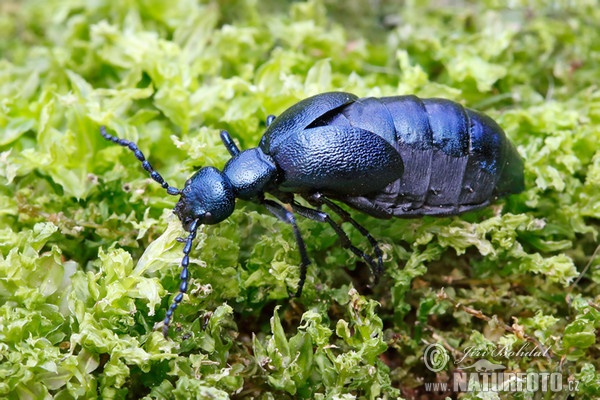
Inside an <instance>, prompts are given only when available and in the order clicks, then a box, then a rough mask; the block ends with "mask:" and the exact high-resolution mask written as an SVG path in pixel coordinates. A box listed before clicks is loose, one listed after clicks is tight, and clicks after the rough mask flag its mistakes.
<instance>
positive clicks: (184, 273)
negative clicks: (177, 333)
mask: <svg viewBox="0 0 600 400" xmlns="http://www.w3.org/2000/svg"><path fill="white" fill-rule="evenodd" d="M198 225H200V220H199V219H195V220H193V221H192V223H191V224H190V234H189V235H188V237H187V238H186V239H185V246H183V258H182V259H181V275H179V279H180V283H179V293H177V296H175V298H174V299H173V303H171V306H170V307H169V309H168V310H167V314H166V315H165V319H164V321H163V328H162V331H163V336H164V337H165V338H166V337H167V335H168V334H169V325H171V320H172V319H173V314H174V313H175V309H176V308H177V306H178V305H179V303H181V300H183V295H184V294H185V293H186V292H187V290H188V280H189V270H188V266H189V265H190V252H191V251H192V242H193V241H194V238H196V231H197V230H198Z"/></svg>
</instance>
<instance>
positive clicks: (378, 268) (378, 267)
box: [307, 193, 383, 282]
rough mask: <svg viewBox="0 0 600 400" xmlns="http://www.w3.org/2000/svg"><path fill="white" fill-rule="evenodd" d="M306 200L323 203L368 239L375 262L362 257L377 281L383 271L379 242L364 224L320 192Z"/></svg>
mask: <svg viewBox="0 0 600 400" xmlns="http://www.w3.org/2000/svg"><path fill="white" fill-rule="evenodd" d="M307 200H308V201H310V202H312V203H314V204H318V205H322V204H325V205H326V206H327V207H329V208H330V209H331V210H332V211H333V212H334V213H336V214H337V215H339V216H340V218H342V220H343V221H344V222H349V223H350V224H351V225H352V226H353V227H354V228H355V229H356V230H358V231H359V232H360V233H361V234H362V235H363V236H364V237H365V238H366V239H367V240H368V241H369V243H370V244H371V246H372V247H373V251H374V252H375V256H377V263H375V262H373V259H371V257H369V259H370V260H371V262H369V261H368V260H367V259H366V258H364V257H363V259H364V260H365V261H367V263H368V264H369V266H370V267H371V270H372V271H373V275H374V277H375V282H377V281H379V277H380V276H381V274H382V273H383V252H382V251H381V248H380V247H379V243H377V240H375V238H374V237H373V236H371V234H370V233H369V231H368V230H367V229H366V228H365V227H364V226H362V225H361V224H359V223H358V222H356V220H355V219H354V218H352V216H351V215H350V214H349V213H348V212H347V211H346V210H344V209H343V208H341V207H340V206H338V205H337V204H335V203H334V202H332V201H331V200H329V199H328V198H326V197H325V196H323V195H322V194H321V193H315V194H313V195H311V196H309V197H308V199H307ZM363 254H364V253H363Z"/></svg>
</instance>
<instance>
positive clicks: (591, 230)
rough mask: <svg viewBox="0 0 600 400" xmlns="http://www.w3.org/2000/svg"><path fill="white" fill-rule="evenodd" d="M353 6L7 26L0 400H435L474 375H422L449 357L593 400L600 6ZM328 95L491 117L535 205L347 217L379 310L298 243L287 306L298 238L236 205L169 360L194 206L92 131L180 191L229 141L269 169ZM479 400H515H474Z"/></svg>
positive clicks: (213, 9) (357, 281)
mask: <svg viewBox="0 0 600 400" xmlns="http://www.w3.org/2000/svg"><path fill="white" fill-rule="evenodd" d="M346 3H347V4H346ZM346 3H344V4H345V5H344V6H343V7H340V6H339V5H337V4H334V2H329V1H326V0H323V1H319V0H312V1H307V2H283V3H282V2H275V1H272V2H269V1H266V2H258V1H253V0H245V1H243V0H239V1H220V2H219V1H214V2H200V4H199V3H198V2H194V1H188V0H180V1H175V0H173V1H170V2H168V3H167V2H162V1H154V0H144V1H136V0H128V1H124V2H115V1H109V0H106V1H104V0H98V1H94V2H89V1H82V0H72V1H63V0H45V1H36V0H29V1H22V2H17V1H12V2H11V1H9V2H4V3H3V4H2V5H0V10H1V12H0V37H2V38H3V40H2V41H0V55H1V57H2V58H1V59H0V180H1V181H2V185H1V188H0V238H1V240H0V397H3V398H11V399H12V398H36V399H37V398H40V399H41V398H56V399H66V398H92V397H102V398H141V397H146V398H189V397H196V398H249V397H255V398H264V399H268V398H328V399H329V398H336V399H350V398H373V399H374V398H396V397H399V396H402V397H406V398H414V397H417V396H429V397H431V396H433V395H434V393H432V392H428V391H427V390H428V387H427V386H426V385H425V384H426V383H428V382H448V381H449V379H450V376H451V374H452V372H453V371H454V370H455V368H456V367H457V364H453V363H448V364H447V365H445V367H444V368H442V369H440V370H438V371H437V372H433V371H431V370H429V369H427V368H426V365H425V363H424V361H423V358H422V357H423V354H424V352H425V350H426V347H427V344H430V343H440V344H441V345H442V347H443V350H442V353H440V355H439V356H440V357H442V359H443V358H444V354H447V355H448V356H451V359H452V358H453V359H454V360H458V361H460V360H461V358H462V357H464V356H465V355H467V356H468V355H469V354H468V353H469V352H468V351H467V349H477V350H478V351H479V353H477V354H485V355H486V356H485V357H484V356H481V357H475V356H473V357H467V358H466V359H465V360H466V361H464V362H463V363H462V364H460V363H459V365H460V366H466V365H470V363H472V362H474V361H476V360H477V359H478V358H486V359H488V360H490V362H494V363H497V364H502V365H504V366H505V367H506V368H507V370H509V371H520V372H523V371H527V372H557V371H558V372H561V373H562V378H563V379H564V382H565V385H566V384H567V380H568V379H569V380H571V381H573V382H577V390H578V393H577V397H578V398H597V397H598V396H600V387H599V378H598V372H597V371H598V369H599V367H600V365H599V362H598V359H599V357H598V352H599V350H600V349H599V348H598V344H597V341H596V337H597V329H598V325H599V324H600V313H599V310H600V307H599V305H598V298H599V295H600V293H599V289H598V287H599V286H596V285H597V284H598V283H600V273H599V272H598V271H599V269H598V263H599V262H600V257H599V256H598V252H595V249H596V248H597V246H598V236H597V234H598V228H599V221H600V190H599V186H600V151H599V150H598V143H600V91H599V90H598V87H597V84H598V82H600V65H599V64H600V30H598V29H597V21H599V20H600V11H599V10H600V9H599V8H598V7H597V4H596V3H595V2H593V1H583V2H578V4H577V6H574V5H573V6H571V3H569V2H546V1H542V0H540V1H534V2H531V1H527V2H525V1H513V2H511V3H510V4H511V6H510V7H503V6H499V4H498V3H497V2H494V1H481V2H462V3H461V4H460V6H458V5H453V4H452V2H445V1H430V2H418V4H417V2H405V3H402V4H399V3H400V2H395V1H391V0H389V1H382V2H379V3H378V5H379V6H378V8H373V7H372V2H368V1H366V0H353V1H349V2H346ZM167 4H168V5H167ZM329 90H345V91H349V92H353V93H355V94H357V95H359V96H383V95H396V94H409V93H414V94H417V95H419V96H421V97H432V96H436V97H447V98H450V99H453V100H456V101H459V102H461V103H462V104H464V105H466V106H469V107H472V108H477V109H480V110H482V111H485V112H487V113H488V114H490V115H491V116H493V117H494V118H495V119H496V120H497V121H498V122H499V123H500V125H501V126H503V127H504V129H505V130H506V132H507V134H508V135H509V136H510V137H511V139H512V140H513V141H514V142H515V143H516V144H517V146H518V148H519V151H520V152H521V154H522V155H523V157H524V159H525V168H526V170H525V174H526V186H527V189H526V191H525V192H523V193H522V194H519V195H515V196H512V197H510V198H508V199H505V200H503V201H501V202H500V203H498V204H497V205H495V206H492V207H489V208H488V209H485V210H481V211H478V212H473V213H469V214H466V215H463V216H460V217H455V218H446V219H435V218H423V219H417V220H390V221H379V220H375V219H373V218H369V217H366V216H364V215H361V214H359V213H354V214H353V215H355V217H356V218H357V219H358V220H359V221H360V222H361V223H362V224H364V225H365V226H366V227H367V228H368V229H369V230H370V231H371V233H372V234H373V235H374V236H375V237H377V238H379V239H380V240H381V243H382V247H383V248H384V252H385V255H386V273H385V275H384V276H383V278H382V281H381V283H380V284H379V285H377V286H375V287H374V288H368V287H366V286H365V285H364V282H366V281H367V278H366V276H367V275H366V274H368V271H366V268H365V267H364V266H363V265H362V264H361V263H360V260H358V259H357V258H356V257H354V256H353V255H352V254H351V253H349V252H348V251H346V250H343V249H341V248H340V246H339V243H338V242H337V240H336V239H335V238H334V237H333V236H334V235H333V233H332V232H331V230H330V229H329V227H328V226H326V225H321V224H318V223H316V222H314V221H306V220H302V221H301V222H300V227H301V229H302V230H303V232H305V236H306V241H307V245H308V251H309V254H310V255H311V258H312V259H313V261H314V262H313V264H312V265H311V266H310V268H309V276H308V280H307V284H306V287H305V290H304V295H303V296H302V298H300V299H294V300H291V301H290V300H289V299H288V294H287V293H288V290H293V289H294V288H295V284H296V282H297V279H298V261H299V260H298V255H297V252H296V249H295V246H294V245H293V243H294V241H293V234H292V232H291V230H290V229H288V227H287V226H285V225H283V224H282V223H280V222H278V221H277V220H276V219H275V218H273V217H272V216H270V215H267V214H265V213H264V210H261V209H260V207H257V206H255V205H253V204H247V203H246V204H244V203H241V202H240V204H238V208H237V210H236V212H235V213H234V214H233V215H232V216H231V218H229V219H228V220H227V221H225V222H223V223H221V224H219V225H216V226H209V227H202V229H201V230H200V232H199V234H198V240H197V241H196V245H195V249H194V250H193V252H192V255H193V257H192V261H191V264H192V280H191V289H190V291H189V295H188V296H186V299H185V300H184V302H183V303H182V305H181V306H180V308H179V309H178V313H177V315H176V317H175V321H174V326H173V327H174V328H175V329H173V330H172V332H171V336H172V339H173V340H165V339H164V338H163V337H162V336H161V334H160V332H157V331H154V329H153V327H154V325H155V324H156V323H158V322H160V321H161V320H162V319H163V317H164V313H165V310H166V306H167V304H168V302H169V296H168V294H169V293H173V292H175V291H176V290H177V287H178V279H179V277H178V264H179V261H180V257H181V244H180V243H179V242H177V237H178V236H180V235H182V234H183V232H182V230H181V227H180V224H179V222H178V221H177V220H176V218H174V217H173V215H172V213H171V211H170V210H171V209H172V207H173V205H174V200H175V199H174V198H171V197H167V196H166V195H165V193H164V191H163V190H161V189H160V187H158V186H157V185H156V184H154V183H153V182H152V181H151V180H149V179H148V178H147V177H146V176H145V175H144V172H143V170H142V169H141V168H140V165H139V163H137V162H136V161H135V159H134V158H133V157H132V155H131V154H130V153H128V152H127V151H126V150H124V149H122V148H120V147H118V146H111V145H110V144H108V143H106V142H105V141H104V140H103V139H102V137H101V136H100V135H99V132H98V127H99V125H107V127H108V128H109V130H110V131H111V132H114V133H115V134H116V135H118V136H120V137H125V138H128V139H130V140H135V141H137V142H138V143H139V145H140V147H141V149H142V150H143V151H144V152H145V153H146V155H148V156H149V158H150V159H151V160H152V162H153V164H154V166H155V167H156V168H157V169H158V170H160V171H161V173H162V174H163V175H164V176H165V178H166V179H167V180H168V181H169V182H171V183H173V184H175V185H177V186H182V185H183V182H184V181H185V180H186V179H187V178H188V177H189V176H190V175H191V174H192V173H193V171H194V170H195V169H197V167H199V166H201V165H214V166H216V167H219V168H220V167H222V166H223V165H224V163H225V162H226V160H227V158H228V154H227V151H226V150H225V149H224V147H223V146H222V145H221V144H220V142H219V138H218V130H219V129H227V130H229V131H230V132H231V133H232V135H233V136H234V137H235V139H236V140H237V141H239V143H240V144H241V146H242V147H243V148H248V147H253V146H255V145H256V143H258V140H259V138H260V136H261V135H262V132H263V130H264V121H265V119H266V117H267V115H268V114H278V113H280V112H281V111H282V110H284V109H285V108H286V107H288V106H290V105H292V104H294V103H295V102H297V101H298V100H300V99H302V98H305V97H307V96H309V95H313V94H316V93H319V92H325V91H329ZM348 232H349V234H350V236H351V239H352V240H353V241H354V242H355V243H357V244H358V245H359V246H361V247H365V248H368V244H366V243H361V240H362V237H361V236H360V234H357V232H354V231H352V230H349V231H348ZM586 266H587V268H586ZM354 287H356V289H354ZM523 346H525V347H527V346H529V347H535V348H538V349H542V350H547V351H546V352H545V353H544V354H543V355H540V354H529V355H523V354H518V353H516V352H517V350H518V349H519V348H522V347H523ZM498 349H508V350H511V351H513V353H502V352H498ZM493 350H496V353H493V352H492V351H493ZM482 352H483V353H482ZM510 354H512V356H510ZM515 354H518V355H515ZM571 388H575V385H572V386H571ZM564 390H567V389H566V386H565V389H564ZM435 394H436V395H450V392H442V393H441V394H440V393H438V392H436V393H435ZM550 394H552V393H550ZM484 395H485V396H488V397H487V398H495V397H494V396H496V395H498V396H499V397H503V396H504V394H502V393H499V394H496V393H491V394H490V393H489V392H488V393H484V392H481V391H478V390H477V389H475V390H474V391H471V392H466V393H463V394H461V396H462V397H463V398H475V397H478V398H479V397H481V396H484ZM490 396H491V397H490ZM511 396H512V397H516V398H529V397H530V396H532V393H529V392H527V391H520V392H516V393H511Z"/></svg>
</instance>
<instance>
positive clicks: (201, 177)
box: [174, 167, 235, 231]
mask: <svg viewBox="0 0 600 400" xmlns="http://www.w3.org/2000/svg"><path fill="white" fill-rule="evenodd" d="M180 194H181V198H180V199H179V201H178V202H177V204H176V205H175V209H174V212H175V214H176V215H177V216H178V217H179V219H180V220H181V223H182V224H183V228H184V229H185V230H186V231H189V228H190V224H191V223H192V222H193V221H194V220H196V219H197V220H198V222H200V223H201V224H209V225H212V224H217V223H219V222H221V221H223V220H224V219H226V218H227V217H229V216H230V215H231V213H232V212H233V209H234V207H235V196H234V194H233V188H232V187H231V183H230V182H229V179H227V177H226V176H225V175H223V174H222V173H221V171H219V170H218V169H216V168H213V167H204V168H202V169H200V170H199V171H198V172H196V173H195V174H194V175H193V176H192V177H191V178H190V179H188V180H187V182H186V183H185V187H184V188H183V189H182V190H181V192H180Z"/></svg>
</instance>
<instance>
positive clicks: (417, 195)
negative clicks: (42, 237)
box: [100, 92, 524, 337]
mask: <svg viewBox="0 0 600 400" xmlns="http://www.w3.org/2000/svg"><path fill="white" fill-rule="evenodd" d="M266 125H267V129H266V131H265V133H264V135H263V136H262V138H261V140H260V143H259V145H258V146H257V147H255V148H251V149H247V150H244V151H241V150H240V149H239V148H238V147H237V145H236V144H235V143H234V141H233V139H232V138H231V136H230V135H229V133H228V132H227V131H221V140H222V141H223V144H224V145H225V147H226V148H227V150H228V152H229V154H230V155H231V159H230V160H229V161H228V162H227V163H226V165H225V167H224V168H223V170H222V171H219V170H218V169H216V168H214V167H210V166H209V167H203V168H201V169H199V170H198V171H197V172H196V173H194V174H193V175H192V177H191V178H189V179H188V180H187V181H186V182H185V186H184V187H183V189H178V188H176V187H174V186H171V185H169V184H168V183H167V182H166V181H165V180H164V179H163V177H162V176H161V175H160V174H159V173H158V172H157V171H155V170H154V169H153V167H152V166H151V165H150V163H149V162H148V161H147V160H146V158H145V156H144V154H143V153H142V152H141V151H140V149H139V148H138V146H137V145H136V144H135V143H133V142H131V141H128V140H126V139H120V138H117V137H115V136H112V135H110V134H109V133H107V131H106V128H105V127H104V126H102V127H100V132H101V134H102V136H103V137H104V138H105V139H107V140H109V141H112V142H114V143H117V144H119V145H121V146H124V147H127V148H128V149H129V150H131V151H132V152H133V153H134V155H135V157H136V158H137V159H138V160H139V161H140V162H141V163H142V167H143V168H144V169H145V170H146V171H147V172H148V173H149V174H150V177H151V178H152V179H153V180H155V181H156V182H158V183H159V184H160V185H161V186H162V187H163V188H164V189H165V190H166V192H167V194H169V195H173V196H180V198H179V201H178V202H177V204H176V205H175V208H174V213H175V214H176V215H177V216H178V217H179V219H180V220H181V223H182V225H183V228H184V230H186V231H187V232H189V234H188V236H187V238H185V239H181V241H182V242H184V247H183V257H182V260H181V275H180V286H179V293H178V294H177V295H176V296H175V298H174V299H173V301H172V303H171V306H170V307H169V308H168V310H167V312H166V316H165V319H164V324H163V334H164V335H165V337H166V336H167V333H168V329H169V324H170V323H171V320H172V318H173V314H174V312H175V309H176V308H177V306H178V305H179V303H180V302H181V301H182V299H183V295H184V294H185V293H186V292H187V290H188V280H189V270H188V267H189V255H190V252H191V249H192V242H193V240H194V238H195V237H196V232H197V229H198V227H199V226H200V225H201V224H217V223H219V222H221V221H223V220H224V219H226V218H227V217H229V216H230V215H231V213H232V212H233V210H234V206H235V200H236V199H238V198H239V199H242V200H248V201H253V202H256V203H259V204H262V205H264V206H265V207H266V209H267V210H268V211H270V212H271V213H272V214H273V215H275V216H276V217H277V218H278V219H280V220H281V221H283V222H285V223H287V224H289V225H291V227H292V229H293V232H294V236H295V240H296V244H297V247H298V251H299V252H300V259H301V262H300V279H299V282H298V288H297V290H296V293H295V296H300V295H301V293H302V288H303V285H304V281H305V279H306V273H307V266H308V265H309V263H310V260H309V257H308V255H307V252H306V247H305V244H304V241H303V239H302V236H301V234H300V231H299V229H298V226H297V224H296V219H295V216H294V213H296V214H298V215H301V216H304V217H307V218H310V219H313V220H316V221H320V222H326V223H328V224H329V225H330V226H331V227H332V228H333V230H334V231H335V232H336V234H337V235H338V236H339V238H340V239H341V243H342V245H343V247H345V248H347V249H349V250H350V251H352V252H353V253H354V254H356V255H357V256H358V257H360V258H362V259H363V260H364V261H365V262H366V263H367V264H368V265H369V266H370V268H371V269H372V271H373V274H374V276H375V278H376V279H377V278H378V277H379V275H381V273H382V271H383V261H382V258H383V257H382V256H383V254H382V251H381V249H380V247H379V245H378V243H377V241H376V240H375V239H374V238H373V237H372V236H371V235H370V234H369V232H368V231H367V230H366V229H365V228H364V227H363V226H361V225H360V224H359V223H358V222H356V221H355V220H354V219H353V218H352V217H351V216H350V214H349V213H348V212H347V211H346V210H344V209H343V208H341V207H340V206H339V205H337V204H336V203H335V202H334V201H332V200H335V201H338V202H341V203H344V204H346V205H348V206H350V207H352V208H354V209H357V210H359V211H361V212H364V213H367V214H370V215H371V216H373V217H377V218H391V217H400V218H414V217H419V216H424V215H434V216H452V215H457V214H461V213H463V212H466V211H470V210H476V209H480V208H482V207H485V206H487V205H489V204H490V203H491V202H493V201H495V200H496V199H497V198H499V197H502V196H505V195H509V194H512V193H519V192H521V191H522V190H523V189H524V178H523V161H522V159H521V157H520V156H519V153H518V152H517V149H516V148H515V146H514V145H513V144H512V143H511V142H510V141H509V140H508V138H507V137H506V135H505V133H504V131H503V130H502V129H501V128H500V126H498V124H497V123H496V122H494V120H492V119H491V118H490V117H488V116H487V115H485V114H483V113H480V112H477V111H474V110H471V109H469V108H465V107H463V106H462V105H460V104H458V103H456V102H453V101H450V100H446V99H439V98H431V99H420V98H418V97H416V96H414V95H406V96H394V97H382V98H373V97H367V98H358V97H357V96H355V95H353V94H350V93H345V92H329V93H322V94H319V95H316V96H312V97H309V98H307V99H304V100H302V101H300V102H298V103H296V104H295V105H293V106H291V107H290V108H288V109H287V110H285V111H284V112H283V113H282V114H281V115H280V116H278V117H274V116H272V115H270V116H269V117H268V118H267V121H266ZM266 193H268V194H270V195H271V196H273V197H274V198H275V199H277V200H279V201H276V200H273V199H270V198H266V197H265V194H266ZM296 194H297V195H299V196H301V197H302V198H304V199H305V200H306V201H307V202H308V204H309V205H310V206H311V207H308V206H304V205H302V204H300V203H298V202H297V201H296V200H295V197H294V196H295V195H296ZM282 203H285V204H288V205H289V208H286V207H285V206H284V205H283V204H282ZM322 206H327V207H328V208H329V209H330V210H331V211H333V212H334V213H335V214H337V215H338V216H339V217H341V219H342V223H343V222H348V223H350V224H351V225H352V226H353V227H354V228H355V229H357V230H358V231H359V232H360V233H361V234H362V235H363V236H364V237H365V238H366V239H367V240H368V241H369V243H370V245H371V246H372V248H373V253H374V255H375V258H376V260H374V258H373V257H371V256H370V255H368V254H366V253H365V252H363V251H361V250H360V249H358V248H357V247H355V246H354V245H353V244H352V243H351V242H350V239H349V238H348V236H347V235H346V233H345V232H344V231H343V230H342V228H341V225H340V224H339V223H337V222H335V221H334V220H333V219H332V218H331V217H330V215H329V214H328V213H326V212H324V211H322Z"/></svg>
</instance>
